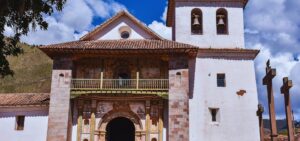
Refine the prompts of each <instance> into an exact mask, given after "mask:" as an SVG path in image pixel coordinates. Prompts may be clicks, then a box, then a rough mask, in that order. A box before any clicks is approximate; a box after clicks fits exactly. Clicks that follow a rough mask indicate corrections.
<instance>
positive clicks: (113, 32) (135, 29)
mask: <svg viewBox="0 0 300 141" xmlns="http://www.w3.org/2000/svg"><path fill="white" fill-rule="evenodd" d="M122 26H129V27H130V29H131V34H130V36H129V38H128V39H151V38H153V37H152V36H151V35H150V34H149V33H147V32H145V30H144V29H142V28H140V27H139V26H137V25H136V24H135V23H133V22H132V21H131V20H129V19H128V18H126V17H121V18H119V19H117V20H116V21H114V22H112V23H111V24H109V25H108V26H107V27H106V28H104V29H103V30H102V31H101V32H99V33H97V35H95V36H94V39H95V40H118V39H122V38H121V35H120V32H119V29H120V27H122Z"/></svg>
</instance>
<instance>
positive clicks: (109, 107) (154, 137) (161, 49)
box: [0, 0, 260, 141]
mask: <svg viewBox="0 0 300 141" xmlns="http://www.w3.org/2000/svg"><path fill="white" fill-rule="evenodd" d="M246 4H247V1H246V0H227V1H222V0H216V1H213V2H212V1H208V0H188V1H185V0H169V4H168V14H167V26H169V27H172V30H173V32H172V38H173V39H172V40H173V41H169V40H166V39H163V38H162V37H160V36H159V35H158V34H156V33H155V32H154V31H152V30H151V29H149V28H148V27H147V26H145V25H144V24H143V23H141V22H140V21H139V20H138V19H136V18H135V17H134V16H132V15H131V14H130V13H129V12H126V11H121V12H119V13H118V14H116V15H115V16H113V17H112V18H110V19H108V20H107V21H106V22H104V23H102V24H101V25H99V26H97V27H96V28H95V29H94V30H92V31H91V32H89V33H88V34H86V35H85V36H83V37H81V38H80V40H78V41H73V42H66V43H60V44H53V45H46V46H41V47H39V48H40V50H42V51H43V52H44V53H46V54H47V55H48V56H49V57H50V58H51V59H52V60H53V70H52V78H51V80H52V81H51V92H50V93H43V94H33V93H28V94H5V95H0V97H1V99H3V100H2V101H1V102H0V133H1V138H2V139H3V140H5V141H21V140H22V141H27V140H28V141H29V140H30V141H42V140H47V141H120V140H122V141H199V140H203V141H220V140H228V141H259V140H260V138H259V126H258V119H257V117H256V110H257V104H258V96H257V89H256V80H255V70H254V61H253V60H254V59H255V57H256V56H257V54H258V52H259V51H258V50H250V49H245V45H244V22H243V11H244V7H245V6H246ZM3 125H5V126H3ZM4 127H5V128H4ZM7 127H10V128H7ZM2 139H1V140H2Z"/></svg>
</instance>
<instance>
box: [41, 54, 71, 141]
mask: <svg viewBox="0 0 300 141" xmlns="http://www.w3.org/2000/svg"><path fill="white" fill-rule="evenodd" d="M71 69H72V61H71V60H67V59H60V60H55V59H54V65H53V70H52V81H51V94H50V106H49V116H48V131H47V141H70V140H71V138H68V137H71V135H68V133H69V134H71V132H70V131H68V130H71V129H70V128H68V123H69V120H70V119H71V118H69V116H70V115H69V114H70V83H71V78H72V70H71Z"/></svg>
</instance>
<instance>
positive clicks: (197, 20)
mask: <svg viewBox="0 0 300 141" xmlns="http://www.w3.org/2000/svg"><path fill="white" fill-rule="evenodd" d="M199 17H200V16H199V15H196V14H194V22H193V26H200V23H199Z"/></svg>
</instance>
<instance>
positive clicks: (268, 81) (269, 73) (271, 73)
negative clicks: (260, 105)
mask: <svg viewBox="0 0 300 141" xmlns="http://www.w3.org/2000/svg"><path fill="white" fill-rule="evenodd" d="M266 65H267V67H266V76H265V77H264V78H263V84H264V85H267V91H268V107H269V117H270V125H271V140H272V141H277V137H278V134H277V126H276V117H275V116H276V115H275V106H274V95H273V83H272V79H273V78H274V77H275V76H276V69H273V68H271V66H270V60H268V61H267V64H266Z"/></svg>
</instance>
